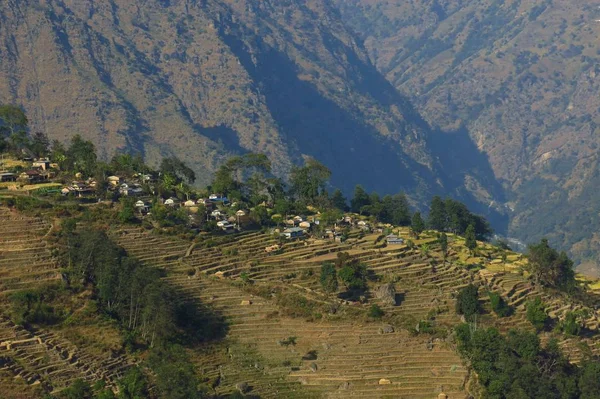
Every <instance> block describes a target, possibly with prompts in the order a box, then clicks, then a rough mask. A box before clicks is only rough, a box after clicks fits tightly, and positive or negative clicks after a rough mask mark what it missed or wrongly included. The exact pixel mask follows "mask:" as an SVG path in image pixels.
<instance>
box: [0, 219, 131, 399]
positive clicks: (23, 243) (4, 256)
mask: <svg viewBox="0 0 600 399" xmlns="http://www.w3.org/2000/svg"><path fill="white" fill-rule="evenodd" d="M50 227H51V225H50V224H49V223H47V222H45V221H44V220H42V219H39V218H34V217H28V216H25V215H22V214H18V213H16V212H14V211H12V210H9V209H6V208H1V207H0V298H1V300H2V301H5V300H6V297H7V295H10V294H11V293H13V292H16V291H19V290H24V289H32V288H36V287H40V286H42V285H45V284H48V283H53V282H57V281H60V273H59V270H58V264H57V262H56V261H55V260H54V259H53V257H52V252H51V249H52V248H51V245H50V244H49V243H48V242H47V241H46V240H45V235H46V234H47V233H48V232H49V230H50ZM98 328H99V327H98ZM92 346H93V343H90V344H89V345H88V346H86V345H81V344H79V345H76V344H74V343H73V342H71V341H70V340H69V339H66V338H65V337H64V336H63V334H62V333H61V332H60V331H51V330H47V329H39V330H33V329H32V328H29V329H25V328H23V327H21V326H17V325H14V324H13V323H12V322H11V321H10V319H9V318H8V317H6V315H2V314H1V313H0V373H1V375H2V376H3V380H0V382H1V383H3V382H2V381H4V380H9V381H10V380H11V379H12V380H14V381H19V383H18V384H16V387H17V388H18V387H23V392H24V393H23V395H25V397H27V395H29V394H32V392H33V391H28V388H26V387H27V386H38V387H40V388H41V389H42V391H45V392H48V393H51V392H56V391H60V390H62V389H63V388H65V387H67V386H69V384H70V383H71V382H72V381H73V380H75V379H78V378H81V379H84V380H87V381H90V382H92V383H93V382H95V381H98V380H101V379H102V380H105V381H106V382H107V384H108V386H115V383H116V380H117V379H118V378H120V377H121V376H122V375H123V373H124V371H125V370H126V369H127V368H128V367H129V366H130V361H129V360H128V359H127V358H126V357H125V356H123V355H120V356H119V355H113V354H112V353H104V354H102V355H101V354H99V353H98V352H99V351H98V350H94V349H93V348H92ZM7 384H8V383H7ZM10 385H14V384H13V382H10ZM17 388H15V389H17ZM26 392H29V393H26ZM18 396H19V394H17V393H15V396H14V397H18ZM29 397H31V396H29Z"/></svg>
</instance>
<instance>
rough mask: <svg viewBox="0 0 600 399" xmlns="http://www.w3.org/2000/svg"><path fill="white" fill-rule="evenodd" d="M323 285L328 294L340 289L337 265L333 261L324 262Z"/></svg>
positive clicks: (322, 268) (322, 270)
mask: <svg viewBox="0 0 600 399" xmlns="http://www.w3.org/2000/svg"><path fill="white" fill-rule="evenodd" d="M320 281H321V287H322V288H323V291H325V292H326V293H327V295H329V294H332V293H334V292H336V291H337V290H338V279H337V272H336V271H335V266H334V265H333V264H332V263H331V262H326V263H323V265H322V266H321V278H320Z"/></svg>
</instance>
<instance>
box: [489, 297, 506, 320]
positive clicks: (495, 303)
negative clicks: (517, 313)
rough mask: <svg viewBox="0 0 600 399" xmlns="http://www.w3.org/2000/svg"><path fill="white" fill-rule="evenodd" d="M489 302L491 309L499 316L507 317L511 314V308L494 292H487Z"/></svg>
mask: <svg viewBox="0 0 600 399" xmlns="http://www.w3.org/2000/svg"><path fill="white" fill-rule="evenodd" d="M488 295H489V297H490V304H491V305H492V310H493V311H494V313H496V314H497V315H498V316H499V317H508V316H510V315H511V314H512V309H511V307H510V306H508V304H507V303H506V302H505V301H504V299H503V298H502V297H501V296H500V294H497V293H495V292H492V291H490V292H489V294H488Z"/></svg>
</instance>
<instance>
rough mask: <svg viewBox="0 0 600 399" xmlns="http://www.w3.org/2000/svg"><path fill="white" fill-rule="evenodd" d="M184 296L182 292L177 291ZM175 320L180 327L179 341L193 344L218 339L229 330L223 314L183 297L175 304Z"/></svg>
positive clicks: (223, 336) (184, 343)
mask: <svg viewBox="0 0 600 399" xmlns="http://www.w3.org/2000/svg"><path fill="white" fill-rule="evenodd" d="M179 294H180V295H181V296H182V297H185V294H184V293H179ZM175 320H176V324H177V326H178V327H179V328H180V329H181V332H182V333H181V334H180V335H179V336H178V341H179V343H181V344H183V345H194V344H199V343H204V342H211V341H218V340H221V339H223V338H225V336H227V333H228V331H229V325H228V324H227V320H226V319H225V316H223V315H222V314H221V313H220V312H218V311H216V310H215V309H213V308H211V307H209V306H207V305H205V304H203V303H200V302H199V301H197V300H190V299H185V300H183V301H182V302H180V303H179V304H178V305H177V308H176V314H175Z"/></svg>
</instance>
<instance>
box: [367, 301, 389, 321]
mask: <svg viewBox="0 0 600 399" xmlns="http://www.w3.org/2000/svg"><path fill="white" fill-rule="evenodd" d="M384 314H385V312H384V311H383V310H382V309H381V308H380V307H379V305H377V304H376V303H374V304H373V305H371V307H370V308H369V317H372V318H374V319H381V318H382V317H383V315H384Z"/></svg>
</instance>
